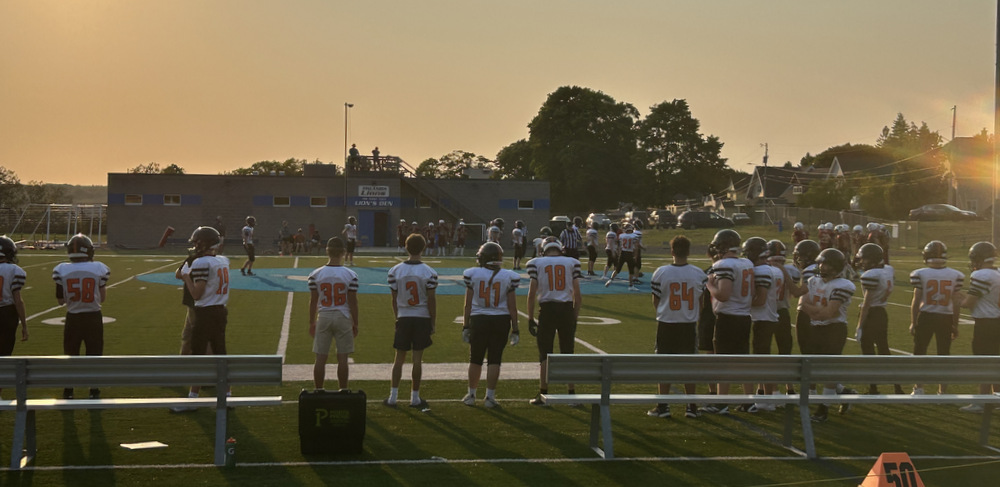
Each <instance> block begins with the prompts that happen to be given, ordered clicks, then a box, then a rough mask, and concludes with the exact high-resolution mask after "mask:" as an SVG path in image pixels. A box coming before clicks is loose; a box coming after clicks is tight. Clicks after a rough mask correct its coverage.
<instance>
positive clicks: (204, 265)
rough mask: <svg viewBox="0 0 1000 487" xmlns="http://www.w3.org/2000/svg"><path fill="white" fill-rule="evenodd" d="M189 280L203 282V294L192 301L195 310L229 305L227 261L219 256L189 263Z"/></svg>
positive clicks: (205, 257)
mask: <svg viewBox="0 0 1000 487" xmlns="http://www.w3.org/2000/svg"><path fill="white" fill-rule="evenodd" d="M191 280H192V281H194V282H198V281H205V292H204V293H202V295H201V298H199V299H196V300H195V301H194V306H195V307H196V308H203V307H206V306H225V305H226V304H228V303H229V259H228V258H226V257H224V256H221V255H206V256H202V257H198V258H197V259H195V260H194V262H192V263H191Z"/></svg>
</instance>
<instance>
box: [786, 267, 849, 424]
mask: <svg viewBox="0 0 1000 487" xmlns="http://www.w3.org/2000/svg"><path fill="white" fill-rule="evenodd" d="M846 263H847V258H846V257H844V254H843V253H841V252H840V251H839V250H837V249H826V250H824V251H822V252H820V254H819V257H817V258H816V275H815V276H812V277H810V278H809V282H808V283H807V284H806V285H807V287H808V291H807V292H806V294H804V295H803V296H802V297H801V298H799V307H800V309H801V310H802V312H803V313H804V314H807V315H808V316H809V319H810V325H811V326H812V330H810V332H809V340H810V342H811V346H810V347H809V348H810V352H809V353H812V354H816V355H840V354H842V353H843V351H844V344H845V343H846V342H847V305H848V304H849V303H850V302H851V296H853V295H854V291H855V286H854V283H853V282H851V281H848V280H847V279H844V278H842V277H840V276H841V275H842V274H843V272H844V265H846ZM838 393H840V394H853V393H856V392H855V391H854V390H852V389H846V388H844V387H843V386H842V385H840V384H833V383H829V384H823V394H824V395H833V394H838ZM828 409H829V408H828V406H827V405H826V404H821V405H819V406H818V407H817V408H816V412H815V413H814V414H813V415H812V420H813V421H816V422H823V421H826V420H827V417H828ZM847 410H848V406H846V405H845V406H841V409H840V412H841V414H844V413H846V412H847Z"/></svg>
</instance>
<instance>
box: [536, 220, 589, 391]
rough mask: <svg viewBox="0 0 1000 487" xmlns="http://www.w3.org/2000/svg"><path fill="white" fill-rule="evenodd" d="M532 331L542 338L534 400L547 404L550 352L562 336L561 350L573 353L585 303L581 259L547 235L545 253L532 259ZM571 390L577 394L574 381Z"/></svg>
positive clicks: (539, 347) (540, 339)
mask: <svg viewBox="0 0 1000 487" xmlns="http://www.w3.org/2000/svg"><path fill="white" fill-rule="evenodd" d="M527 267H528V277H529V278H530V279H531V281H530V283H529V285H528V331H529V332H530V333H531V334H532V335H533V336H536V337H538V362H539V363H540V364H541V367H540V371H541V375H540V377H539V381H538V396H537V397H535V398H534V399H532V400H531V404H533V405H535V406H544V405H545V399H543V397H542V395H543V394H548V392H549V385H548V381H547V380H546V379H547V377H548V363H549V362H548V360H549V354H550V353H552V351H553V349H554V348H555V338H556V335H559V353H565V354H572V353H573V348H574V347H573V346H574V344H575V340H576V319H577V317H578V316H579V315H580V306H581V305H582V300H581V299H580V298H581V295H580V261H579V260H576V259H574V258H572V257H567V256H565V255H563V247H562V243H560V242H559V239H557V238H555V237H546V238H545V243H543V244H542V256H541V257H536V258H534V259H531V260H530V261H528V265H527ZM536 301H537V302H538V303H539V304H538V322H537V323H536V322H535V302H536ZM568 387H569V393H570V394H575V388H574V387H573V384H569V386H568Z"/></svg>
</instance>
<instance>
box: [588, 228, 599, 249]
mask: <svg viewBox="0 0 1000 487" xmlns="http://www.w3.org/2000/svg"><path fill="white" fill-rule="evenodd" d="M587 247H597V230H594V229H593V228H588V229H587Z"/></svg>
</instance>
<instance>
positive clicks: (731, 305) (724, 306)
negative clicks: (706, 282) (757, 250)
mask: <svg viewBox="0 0 1000 487" xmlns="http://www.w3.org/2000/svg"><path fill="white" fill-rule="evenodd" d="M753 268H754V265H753V262H750V261H749V260H747V259H744V258H740V257H727V258H725V259H721V260H719V261H718V262H716V263H715V264H713V265H712V269H711V271H710V274H715V276H716V277H717V278H718V279H728V280H730V281H732V282H733V289H732V291H731V292H730V293H729V300H728V301H719V300H717V299H713V300H712V310H713V311H715V314H720V313H725V314H727V315H734V316H750V304H751V302H752V301H753V285H754V278H753Z"/></svg>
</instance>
